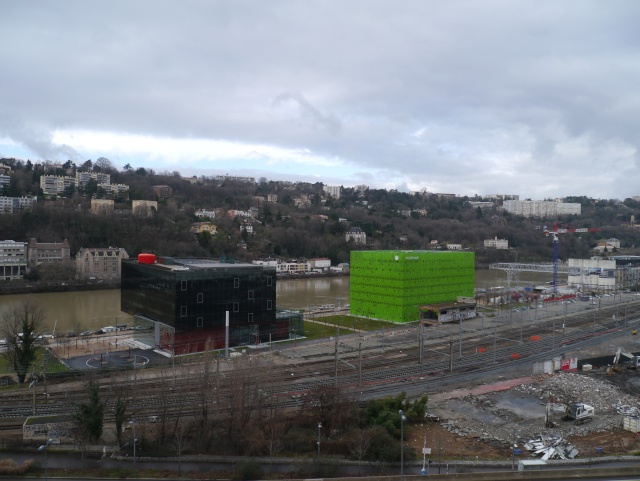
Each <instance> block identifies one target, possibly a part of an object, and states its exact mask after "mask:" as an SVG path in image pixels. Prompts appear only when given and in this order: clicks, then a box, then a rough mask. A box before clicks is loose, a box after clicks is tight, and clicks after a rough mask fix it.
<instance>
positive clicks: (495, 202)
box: [0, 157, 640, 282]
mask: <svg viewBox="0 0 640 481" xmlns="http://www.w3.org/2000/svg"><path fill="white" fill-rule="evenodd" d="M0 189H1V190H0V222H1V225H2V231H1V232H2V233H1V234H0V241H1V242H0V274H1V276H0V278H1V279H2V280H4V281H6V282H46V281H48V282H53V281H62V282H65V280H67V279H73V280H75V281H79V280H86V281H96V282H97V281H104V282H118V281H119V278H120V262H121V261H122V260H123V259H127V258H129V257H132V258H133V257H135V256H137V255H138V254H139V253H141V252H157V253H162V254H163V255H166V256H174V257H208V258H221V259H235V260H237V261H242V262H250V263H259V264H263V265H265V264H268V265H271V266H273V267H274V268H275V269H276V271H277V273H278V275H280V276H284V275H326V274H342V273H347V272H348V270H349V259H350V255H351V252H353V251H361V250H362V251H373V250H394V249H397V250H440V251H463V252H474V253H475V262H476V267H477V268H482V267H486V266H488V265H489V264H491V263H495V262H531V263H544V262H547V263H548V262H551V260H552V258H553V255H554V252H553V242H552V239H551V238H550V236H549V235H548V233H549V230H550V229H551V226H556V228H558V227H559V228H560V229H561V230H562V229H564V230H566V231H569V232H574V233H573V234H571V235H567V236H563V239H562V241H561V242H560V243H559V245H558V256H559V259H560V260H561V261H562V262H565V263H566V262H567V261H568V260H569V259H570V258H571V259H582V260H593V261H602V262H605V261H611V260H615V259H614V258H618V257H619V256H623V257H624V256H634V255H639V254H640V229H638V227H639V225H638V223H637V221H636V219H637V218H638V216H639V215H640V196H638V197H632V198H628V199H592V198H589V197H586V196H578V197H576V196H571V197H565V198H561V199H544V200H539V201H536V200H530V199H525V200H521V199H520V196H519V195H518V194H516V193H504V194H486V195H476V196H473V197H468V196H459V195H456V194H454V193H437V192H428V191H426V190H423V191H419V192H398V191H395V190H391V191H387V190H383V189H371V188H369V187H368V186H366V185H358V186H353V187H345V186H339V185H326V184H324V183H322V182H313V183H311V182H297V183H294V182H285V181H273V180H267V179H265V178H260V179H256V178H253V177H246V176H234V175H214V176H210V177H207V176H200V177H183V176H181V175H180V173H179V172H155V171H154V170H152V169H146V168H142V167H138V168H136V167H133V166H131V165H125V166H124V168H123V169H122V170H118V169H116V168H115V167H114V165H113V164H112V163H111V161H109V160H108V159H106V158H104V157H102V158H99V159H97V160H96V161H91V160H87V161H85V162H83V163H80V164H76V163H75V162H73V161H71V160H68V161H66V162H63V163H61V162H52V161H37V162H32V161H31V160H26V161H25V160H20V159H12V158H4V159H0Z"/></svg>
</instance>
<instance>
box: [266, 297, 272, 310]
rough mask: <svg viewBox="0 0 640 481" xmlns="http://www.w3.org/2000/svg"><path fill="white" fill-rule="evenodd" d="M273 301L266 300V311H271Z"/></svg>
mask: <svg viewBox="0 0 640 481" xmlns="http://www.w3.org/2000/svg"><path fill="white" fill-rule="evenodd" d="M272 304H273V301H272V300H271V299H267V311H270V310H271V309H272Z"/></svg>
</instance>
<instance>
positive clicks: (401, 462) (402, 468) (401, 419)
mask: <svg viewBox="0 0 640 481" xmlns="http://www.w3.org/2000/svg"><path fill="white" fill-rule="evenodd" d="M398 414H400V480H401V481H404V422H405V421H406V420H407V418H406V416H405V415H404V411H403V410H402V409H400V410H399V411H398Z"/></svg>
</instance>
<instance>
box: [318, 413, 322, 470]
mask: <svg viewBox="0 0 640 481" xmlns="http://www.w3.org/2000/svg"><path fill="white" fill-rule="evenodd" d="M321 429H322V423H318V466H320V430H321Z"/></svg>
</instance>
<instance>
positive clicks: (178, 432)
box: [173, 422, 190, 476]
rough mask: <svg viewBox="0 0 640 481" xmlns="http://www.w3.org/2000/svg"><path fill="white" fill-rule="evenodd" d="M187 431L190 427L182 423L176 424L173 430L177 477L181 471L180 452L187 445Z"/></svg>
mask: <svg viewBox="0 0 640 481" xmlns="http://www.w3.org/2000/svg"><path fill="white" fill-rule="evenodd" d="M189 431H190V426H188V425H185V423H184V422H182V423H176V426H175V429H174V430H173V444H174V446H175V447H176V451H177V453H178V476H180V473H181V471H182V452H183V451H184V450H185V448H186V447H187V446H188V445H189Z"/></svg>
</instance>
